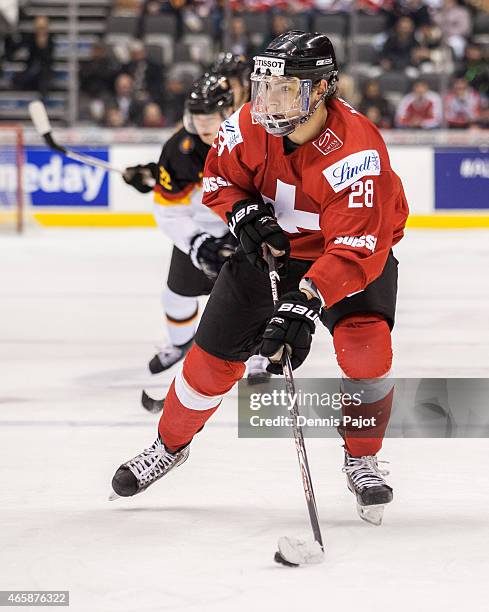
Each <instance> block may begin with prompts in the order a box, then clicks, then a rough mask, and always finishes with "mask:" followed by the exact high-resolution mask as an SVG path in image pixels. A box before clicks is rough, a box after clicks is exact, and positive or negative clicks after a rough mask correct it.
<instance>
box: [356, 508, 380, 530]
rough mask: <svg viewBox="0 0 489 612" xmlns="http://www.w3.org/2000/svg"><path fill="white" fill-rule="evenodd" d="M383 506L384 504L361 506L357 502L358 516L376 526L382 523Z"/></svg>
mask: <svg viewBox="0 0 489 612" xmlns="http://www.w3.org/2000/svg"><path fill="white" fill-rule="evenodd" d="M384 508H385V505H384V504H377V505H373V506H361V505H360V504H357V512H358V516H359V517H360V518H361V519H362V521H365V522H366V523H370V524H371V525H376V526H377V527H378V526H380V525H382V519H383V517H384Z"/></svg>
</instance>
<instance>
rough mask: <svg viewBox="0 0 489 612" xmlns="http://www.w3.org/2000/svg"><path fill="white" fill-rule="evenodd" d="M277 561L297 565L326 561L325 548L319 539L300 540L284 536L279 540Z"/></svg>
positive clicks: (276, 554)
mask: <svg viewBox="0 0 489 612" xmlns="http://www.w3.org/2000/svg"><path fill="white" fill-rule="evenodd" d="M275 561H276V562H277V563H282V565H288V566H292V567H297V566H298V565H313V564H316V563H322V562H323V561H324V550H323V549H322V547H321V544H319V542H317V541H315V540H314V541H311V540H298V539H297V538H289V537H287V536H283V537H281V538H280V539H279V541H278V552H277V553H275Z"/></svg>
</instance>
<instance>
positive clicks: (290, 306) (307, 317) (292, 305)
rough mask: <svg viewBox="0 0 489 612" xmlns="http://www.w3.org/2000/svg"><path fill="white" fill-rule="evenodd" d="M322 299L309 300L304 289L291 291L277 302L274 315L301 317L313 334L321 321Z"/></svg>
mask: <svg viewBox="0 0 489 612" xmlns="http://www.w3.org/2000/svg"><path fill="white" fill-rule="evenodd" d="M320 310H321V301H320V300H318V298H312V299H311V300H308V299H307V297H306V295H305V294H304V293H302V291H289V292H288V293H285V294H284V295H283V296H282V297H281V298H280V300H279V301H278V302H277V304H276V306H275V310H274V317H284V318H285V319H300V320H301V321H304V322H306V323H307V324H308V325H309V327H310V329H311V333H312V334H313V333H314V332H315V331H316V323H317V322H318V321H319V312H320Z"/></svg>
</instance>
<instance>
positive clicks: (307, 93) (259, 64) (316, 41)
mask: <svg viewBox="0 0 489 612" xmlns="http://www.w3.org/2000/svg"><path fill="white" fill-rule="evenodd" d="M253 59H254V61H255V66H254V70H253V73H252V74H251V115H252V117H253V119H254V120H255V121H256V122H257V123H259V124H260V125H262V126H263V127H264V128H265V130H266V131H267V132H268V133H269V134H272V135H274V136H287V134H291V133H292V132H293V131H294V130H295V129H296V127H297V126H299V125H302V124H303V123H305V122H306V121H307V120H308V119H310V117H311V116H312V115H313V113H314V112H315V111H316V110H317V108H319V105H320V104H321V103H323V101H324V100H326V99H328V98H330V97H331V96H332V95H333V94H334V93H335V91H336V83H337V80H338V66H337V64H336V57H335V53H334V49H333V45H332V43H331V41H330V40H329V38H328V37H327V36H326V35H325V34H321V33H318V32H301V31H299V30H292V31H290V32H285V34H281V35H280V36H277V38H275V39H274V40H272V42H271V43H270V44H269V45H268V47H267V48H266V49H265V51H264V52H263V53H262V54H260V55H257V56H256V57H254V58H253ZM323 79H325V80H326V81H327V83H328V86H327V87H326V89H325V91H324V92H323V94H322V95H321V96H320V97H319V98H318V99H316V100H315V101H314V102H313V95H312V93H313V87H314V85H315V84H316V83H318V82H319V81H321V80H323Z"/></svg>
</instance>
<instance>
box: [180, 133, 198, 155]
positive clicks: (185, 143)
mask: <svg viewBox="0 0 489 612" xmlns="http://www.w3.org/2000/svg"><path fill="white" fill-rule="evenodd" d="M178 148H179V149H180V152H181V153H183V154H184V155H188V154H189V153H192V151H193V150H194V149H195V142H194V140H193V138H191V137H190V136H185V137H184V138H182V140H181V141H180V144H179V145H178Z"/></svg>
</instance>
